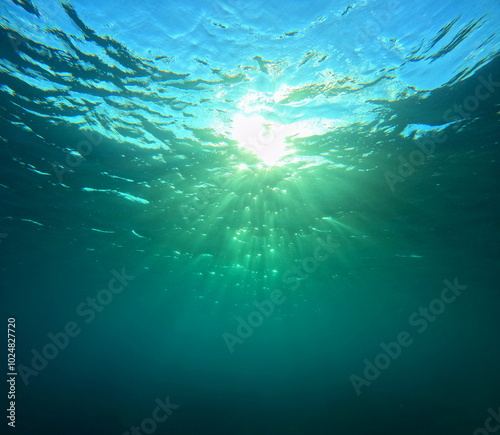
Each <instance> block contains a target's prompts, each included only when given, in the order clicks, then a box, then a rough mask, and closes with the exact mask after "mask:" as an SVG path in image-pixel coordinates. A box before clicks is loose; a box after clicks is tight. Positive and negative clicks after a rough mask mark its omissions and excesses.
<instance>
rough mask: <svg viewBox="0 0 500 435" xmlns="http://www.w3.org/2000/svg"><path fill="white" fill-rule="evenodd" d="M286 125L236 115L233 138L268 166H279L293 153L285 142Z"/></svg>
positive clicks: (261, 118) (262, 118)
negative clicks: (284, 158)
mask: <svg viewBox="0 0 500 435" xmlns="http://www.w3.org/2000/svg"><path fill="white" fill-rule="evenodd" d="M286 136H287V128H286V125H283V124H280V123H278V122H274V121H268V120H266V119H265V118H264V117H262V116H260V115H252V116H245V115H241V114H237V115H235V117H234V118H233V126H232V138H233V139H234V140H236V141H238V145H239V146H240V147H242V148H245V149H247V150H248V151H250V152H252V153H253V154H255V155H256V156H257V157H258V158H259V160H261V161H262V162H263V163H264V164H266V165H267V166H277V165H279V164H280V163H281V162H280V161H281V160H282V159H283V157H285V156H286V155H287V154H290V153H291V152H292V151H291V150H290V149H289V147H288V144H287V143H286V142H285V137H286Z"/></svg>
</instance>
